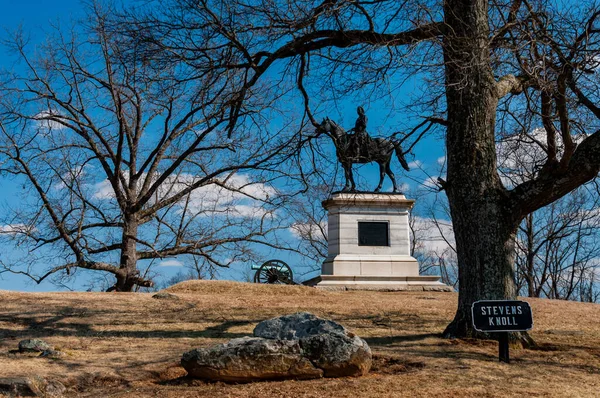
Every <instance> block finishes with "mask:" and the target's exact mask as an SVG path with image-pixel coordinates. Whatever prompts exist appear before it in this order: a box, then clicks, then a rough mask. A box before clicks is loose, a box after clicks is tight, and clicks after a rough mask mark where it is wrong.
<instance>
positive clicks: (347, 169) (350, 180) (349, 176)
mask: <svg viewBox="0 0 600 398" xmlns="http://www.w3.org/2000/svg"><path fill="white" fill-rule="evenodd" d="M342 166H343V167H344V176H345V177H346V185H344V189H342V192H348V191H352V190H354V177H353V176H352V163H350V164H349V165H348V164H346V163H344V164H343V165H342ZM350 183H352V188H350Z"/></svg>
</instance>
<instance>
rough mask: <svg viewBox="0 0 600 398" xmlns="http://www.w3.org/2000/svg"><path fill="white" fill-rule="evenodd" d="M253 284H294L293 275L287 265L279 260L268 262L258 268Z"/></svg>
mask: <svg viewBox="0 0 600 398" xmlns="http://www.w3.org/2000/svg"><path fill="white" fill-rule="evenodd" d="M254 282H255V283H269V284H274V283H281V284H286V285H291V284H293V283H294V273H293V272H292V269H291V268H290V266H289V265H287V264H286V263H284V262H283V261H281V260H269V261H267V262H265V263H264V264H263V265H261V266H260V268H259V269H258V271H256V274H254Z"/></svg>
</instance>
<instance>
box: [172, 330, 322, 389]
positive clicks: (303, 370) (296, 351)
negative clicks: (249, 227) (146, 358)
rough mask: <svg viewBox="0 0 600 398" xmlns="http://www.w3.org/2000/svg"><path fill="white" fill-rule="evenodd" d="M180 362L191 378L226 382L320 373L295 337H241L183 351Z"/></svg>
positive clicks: (316, 374)
mask: <svg viewBox="0 0 600 398" xmlns="http://www.w3.org/2000/svg"><path fill="white" fill-rule="evenodd" d="M181 365H182V366H183V367H184V368H185V370H187V372H188V373H189V375H190V376H192V377H197V378H200V379H208V380H216V381H226V382H250V381H258V380H281V379H315V378H320V377H322V376H323V371H322V370H321V369H317V368H316V367H315V366H314V365H313V364H312V363H311V362H310V361H309V360H308V359H306V358H304V357H303V356H302V352H301V349H300V345H299V344H298V340H268V339H263V338H257V337H242V338H239V339H233V340H230V341H229V342H228V343H226V344H219V345H216V346H212V347H209V348H199V349H196V350H192V351H190V352H187V353H185V354H183V357H182V359H181Z"/></svg>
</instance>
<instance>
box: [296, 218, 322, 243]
mask: <svg viewBox="0 0 600 398" xmlns="http://www.w3.org/2000/svg"><path fill="white" fill-rule="evenodd" d="M289 230H290V232H291V233H292V235H294V236H295V237H296V238H298V239H310V238H312V239H313V240H314V239H321V238H323V239H326V236H323V234H325V235H327V221H321V222H320V223H319V224H315V223H313V222H306V223H303V222H296V223H294V224H292V225H291V226H290V228H289Z"/></svg>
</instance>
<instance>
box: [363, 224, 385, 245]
mask: <svg viewBox="0 0 600 398" xmlns="http://www.w3.org/2000/svg"><path fill="white" fill-rule="evenodd" d="M358 245H359V246H389V245H390V241H389V236H388V223H387V222H364V221H359V222H358Z"/></svg>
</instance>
